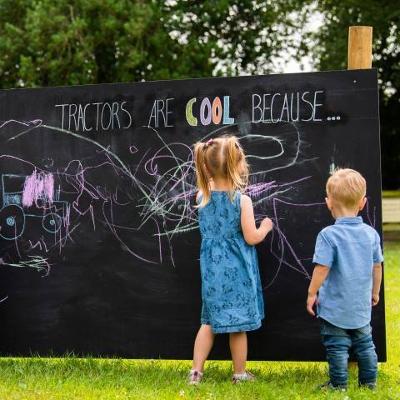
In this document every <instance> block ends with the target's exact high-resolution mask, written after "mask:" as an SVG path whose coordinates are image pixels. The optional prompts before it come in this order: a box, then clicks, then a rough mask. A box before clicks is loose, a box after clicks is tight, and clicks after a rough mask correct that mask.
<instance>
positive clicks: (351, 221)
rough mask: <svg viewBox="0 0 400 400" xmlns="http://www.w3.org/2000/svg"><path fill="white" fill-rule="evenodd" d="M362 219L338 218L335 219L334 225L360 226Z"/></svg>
mask: <svg viewBox="0 0 400 400" xmlns="http://www.w3.org/2000/svg"><path fill="white" fill-rule="evenodd" d="M362 223H363V219H362V217H360V216H358V217H340V218H336V221H335V224H362Z"/></svg>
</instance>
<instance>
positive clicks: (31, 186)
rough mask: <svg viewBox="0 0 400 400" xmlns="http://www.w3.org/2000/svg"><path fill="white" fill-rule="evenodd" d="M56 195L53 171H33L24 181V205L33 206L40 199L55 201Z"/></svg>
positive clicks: (48, 201) (49, 201)
mask: <svg viewBox="0 0 400 400" xmlns="http://www.w3.org/2000/svg"><path fill="white" fill-rule="evenodd" d="M53 197H54V177H53V174H51V173H45V172H39V173H38V172H37V171H36V170H34V171H33V173H32V174H31V175H28V176H27V177H26V179H25V183H24V191H23V193H22V205H23V206H24V207H31V206H32V205H33V204H36V203H37V201H38V200H43V201H45V202H47V203H50V204H51V203H53Z"/></svg>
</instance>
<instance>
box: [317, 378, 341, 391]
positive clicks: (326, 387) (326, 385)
mask: <svg viewBox="0 0 400 400" xmlns="http://www.w3.org/2000/svg"><path fill="white" fill-rule="evenodd" d="M318 389H321V390H339V391H341V392H345V391H346V390H347V385H333V384H332V382H331V381H328V382H325V383H323V384H322V385H320V386H318Z"/></svg>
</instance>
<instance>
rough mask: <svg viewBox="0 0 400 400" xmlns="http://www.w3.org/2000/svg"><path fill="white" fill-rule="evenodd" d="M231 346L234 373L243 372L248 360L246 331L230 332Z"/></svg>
mask: <svg viewBox="0 0 400 400" xmlns="http://www.w3.org/2000/svg"><path fill="white" fill-rule="evenodd" d="M229 346H230V348H231V354H232V362H233V373H234V374H243V373H244V372H245V370H246V361H247V335H246V332H237V333H230V334H229Z"/></svg>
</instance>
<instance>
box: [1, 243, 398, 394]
mask: <svg viewBox="0 0 400 400" xmlns="http://www.w3.org/2000/svg"><path fill="white" fill-rule="evenodd" d="M385 259H386V262H385V279H386V310H387V314H386V315H387V316H386V327H387V348H388V362H387V363H384V364H381V365H380V367H379V371H380V372H379V388H378V390H377V391H376V392H375V393H371V392H370V391H368V390H365V389H358V388H357V386H356V370H355V369H352V370H351V383H350V388H349V390H348V391H347V392H346V393H332V392H331V393H321V392H320V391H318V390H316V389H315V387H316V386H317V385H318V384H319V383H321V382H324V381H325V380H326V364H325V363H289V362H287V363H278V362H250V363H249V368H250V369H251V370H252V371H253V372H255V373H256V374H257V376H258V380H257V382H253V383H246V384H242V385H236V386H233V385H232V384H231V383H230V382H229V379H230V374H231V371H230V363H229V362H210V363H208V365H207V379H206V380H205V381H204V383H203V384H202V385H200V386H199V387H196V388H193V387H188V386H187V385H186V384H185V378H186V373H187V371H188V369H189V368H190V362H188V361H132V360H99V359H77V358H64V359H41V358H29V359H11V358H3V359H0V400H6V399H27V400H33V399H43V400H52V399H68V400H70V399H80V400H88V399H93V400H94V399H96V400H98V399H229V400H231V399H232V400H233V399H285V400H287V399H290V400H295V399H342V400H353V399H385V400H387V399H390V400H394V399H400V372H399V371H400V369H399V368H400V367H399V365H400V302H399V299H400V243H396V242H388V243H385Z"/></svg>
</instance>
